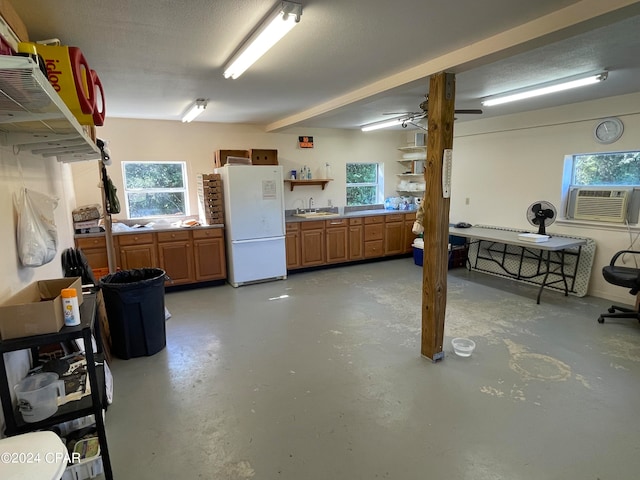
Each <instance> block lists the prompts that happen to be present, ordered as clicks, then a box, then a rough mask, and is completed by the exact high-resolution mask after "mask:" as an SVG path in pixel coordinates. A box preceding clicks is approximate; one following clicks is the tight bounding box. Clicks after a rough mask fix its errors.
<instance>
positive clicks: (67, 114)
mask: <svg viewBox="0 0 640 480" xmlns="http://www.w3.org/2000/svg"><path fill="white" fill-rule="evenodd" d="M0 94H1V95H0V144H2V145H7V146H13V147H14V150H16V151H24V150H27V151H29V152H31V153H32V154H34V155H41V156H43V157H53V156H55V157H57V158H58V160H60V161H62V162H77V161H82V160H94V159H99V158H100V150H99V149H98V147H97V146H96V144H95V142H94V141H93V140H92V139H91V138H90V137H89V136H88V135H87V134H86V132H85V131H84V129H83V128H82V126H80V124H79V123H78V121H77V120H76V118H75V117H74V116H73V114H72V113H71V111H70V110H69V109H68V108H67V106H66V105H65V103H64V102H63V101H62V99H61V98H60V96H59V95H58V93H57V92H56V91H55V90H54V89H53V87H52V86H51V84H50V83H49V81H48V80H47V78H46V77H45V76H44V75H43V74H42V72H41V71H40V69H39V68H38V66H37V65H36V64H35V63H34V62H33V61H32V60H31V59H30V58H26V57H12V56H5V55H0Z"/></svg>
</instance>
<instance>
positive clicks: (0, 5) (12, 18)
mask: <svg viewBox="0 0 640 480" xmlns="http://www.w3.org/2000/svg"><path fill="white" fill-rule="evenodd" d="M0 15H1V16H2V18H4V20H5V22H7V24H8V25H9V27H11V30H13V33H15V34H16V35H17V36H18V39H19V40H20V41H21V42H28V41H29V34H28V33H27V27H26V26H25V24H24V22H23V21H22V19H21V18H20V17H19V16H18V13H17V12H16V11H15V9H14V8H13V5H11V3H10V2H9V0H0Z"/></svg>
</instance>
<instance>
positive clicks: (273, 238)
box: [231, 237, 285, 243]
mask: <svg viewBox="0 0 640 480" xmlns="http://www.w3.org/2000/svg"><path fill="white" fill-rule="evenodd" d="M283 238H285V237H268V238H255V239H253V240H252V239H249V240H232V241H231V243H258V242H273V241H274V240H281V239H283Z"/></svg>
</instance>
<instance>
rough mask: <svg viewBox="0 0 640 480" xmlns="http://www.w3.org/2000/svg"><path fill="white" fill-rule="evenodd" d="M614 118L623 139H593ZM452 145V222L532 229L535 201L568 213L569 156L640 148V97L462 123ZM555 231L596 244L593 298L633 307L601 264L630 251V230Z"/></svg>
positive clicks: (565, 227) (569, 227)
mask: <svg viewBox="0 0 640 480" xmlns="http://www.w3.org/2000/svg"><path fill="white" fill-rule="evenodd" d="M608 116H618V117H619V118H620V119H621V120H622V121H623V123H624V126H625V128H624V135H623V136H622V138H621V139H620V140H618V141H617V142H615V143H614V144H611V145H601V144H599V143H596V142H595V140H593V127H594V125H595V123H596V121H597V119H601V118H604V117H608ZM453 146H454V160H453V171H452V175H453V178H452V196H451V214H450V218H451V220H452V221H454V222H458V221H467V222H469V223H472V224H476V223H480V224H485V225H497V226H505V227H514V228H523V229H530V228H532V227H531V226H530V224H529V223H528V221H527V219H526V216H525V212H526V210H527V207H528V206H529V205H530V204H531V203H533V202H534V201H536V200H548V201H550V202H551V203H552V204H554V205H555V206H556V208H557V209H558V211H560V209H561V203H560V200H561V190H562V171H563V165H564V156H565V155H568V154H576V153H594V152H610V151H623V150H640V94H633V95H625V96H620V97H614V98H608V99H603V100H598V101H593V102H585V103H581V104H574V105H568V106H565V107H559V108H553V109H545V110H538V111H536V112H530V113H527V114H521V115H510V116H505V117H500V118H489V119H485V120H474V121H471V122H463V123H459V124H456V125H455V128H454V143H453ZM467 199H469V204H468V205H467V204H466V200H467ZM631 230H632V235H634V236H635V235H637V233H638V231H639V230H638V228H636V227H634V228H632V229H631ZM548 231H550V232H551V233H553V232H556V233H563V234H568V235H576V236H583V237H590V238H593V239H595V241H596V257H595V261H594V265H593V269H592V275H591V281H590V285H589V294H590V295H594V296H598V297H603V298H609V299H612V300H614V301H617V302H622V303H625V304H632V303H633V302H634V299H633V297H632V296H631V295H629V294H628V293H627V291H626V290H625V289H623V288H620V287H615V286H612V285H609V284H608V283H606V282H605V281H604V280H603V278H602V267H603V266H604V265H606V264H608V263H609V261H610V259H611V257H612V256H613V254H614V253H615V252H617V251H618V250H622V249H624V248H627V247H628V246H629V243H630V234H629V232H628V231H627V230H626V228H625V227H622V226H619V227H613V226H595V225H584V224H566V223H560V222H556V223H554V224H553V225H551V227H550V228H549V229H548ZM633 232H635V233H633ZM635 247H636V248H640V241H639V242H636V244H635Z"/></svg>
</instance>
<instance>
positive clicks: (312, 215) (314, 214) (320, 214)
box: [293, 212, 340, 218]
mask: <svg viewBox="0 0 640 480" xmlns="http://www.w3.org/2000/svg"><path fill="white" fill-rule="evenodd" d="M293 216H294V217H302V218H319V217H338V216H340V214H339V213H334V212H304V213H294V214H293Z"/></svg>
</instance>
